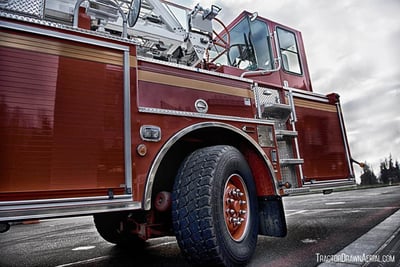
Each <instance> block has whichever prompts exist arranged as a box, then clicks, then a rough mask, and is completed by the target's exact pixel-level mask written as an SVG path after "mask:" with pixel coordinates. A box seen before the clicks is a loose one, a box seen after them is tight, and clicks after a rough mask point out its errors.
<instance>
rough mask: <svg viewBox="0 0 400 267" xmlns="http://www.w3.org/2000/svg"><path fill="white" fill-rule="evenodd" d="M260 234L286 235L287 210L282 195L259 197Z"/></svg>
mask: <svg viewBox="0 0 400 267" xmlns="http://www.w3.org/2000/svg"><path fill="white" fill-rule="evenodd" d="M258 209H259V213H258V214H259V220H260V223H259V234H260V235H266V236H275V237H284V236H286V234H287V227H286V219H285V212H284V210H283V204H282V198H281V197H280V196H263V197H259V198H258Z"/></svg>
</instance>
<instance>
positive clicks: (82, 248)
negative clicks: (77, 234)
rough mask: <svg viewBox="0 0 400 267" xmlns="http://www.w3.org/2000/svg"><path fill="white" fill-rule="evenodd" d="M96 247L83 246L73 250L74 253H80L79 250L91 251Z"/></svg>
mask: <svg viewBox="0 0 400 267" xmlns="http://www.w3.org/2000/svg"><path fill="white" fill-rule="evenodd" d="M95 247H96V246H83V247H76V248H73V249H72V250H73V251H78V250H89V249H94V248H95Z"/></svg>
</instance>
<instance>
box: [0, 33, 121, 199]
mask: <svg viewBox="0 0 400 267" xmlns="http://www.w3.org/2000/svg"><path fill="white" fill-rule="evenodd" d="M0 84H1V86H0V151H1V152H0V165H1V166H0V177H1V179H0V200H7V201H10V200H24V199H41V198H63V197H64V198H65V197H87V196H95V195H103V196H104V195H107V194H109V190H110V189H111V190H113V194H123V193H124V190H123V189H124V184H125V182H124V179H125V178H124V175H125V174H124V145H123V133H124V132H123V126H124V125H123V53H122V52H121V51H114V50H112V49H108V48H99V47H95V46H91V45H88V44H81V43H78V42H73V41H68V40H62V39H58V38H50V37H48V36H36V35H34V34H28V33H21V32H13V31H11V30H10V31H2V32H1V41H0Z"/></svg>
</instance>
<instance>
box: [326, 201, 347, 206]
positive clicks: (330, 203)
mask: <svg viewBox="0 0 400 267" xmlns="http://www.w3.org/2000/svg"><path fill="white" fill-rule="evenodd" d="M343 204H346V202H344V201H339V202H327V203H325V205H327V206H331V205H343Z"/></svg>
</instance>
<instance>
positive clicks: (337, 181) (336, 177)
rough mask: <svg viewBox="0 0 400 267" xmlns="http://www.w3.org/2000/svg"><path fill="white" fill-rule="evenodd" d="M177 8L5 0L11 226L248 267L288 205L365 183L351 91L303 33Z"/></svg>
mask: <svg viewBox="0 0 400 267" xmlns="http://www.w3.org/2000/svg"><path fill="white" fill-rule="evenodd" d="M220 11H221V10H220V8H219V7H217V6H212V7H211V8H203V7H201V6H200V5H196V6H195V7H194V8H193V9H188V8H185V7H182V6H180V5H177V4H175V3H172V2H167V1H163V0H142V1H140V0H134V1H130V0H125V1H124V0H30V1H23V0H1V1H0V228H1V229H0V230H1V231H2V232H5V231H7V230H8V229H9V228H10V225H11V223H12V222H18V221H23V220H32V219H36V220H40V219H45V218H61V217H67V216H82V215H93V217H94V223H95V225H96V228H97V230H98V232H99V233H100V235H101V236H102V237H103V238H104V239H105V240H107V241H109V242H112V243H115V244H119V245H133V246H140V245H143V244H144V241H145V240H147V239H149V238H153V237H160V236H171V235H172V236H176V239H177V242H178V245H179V247H180V248H181V251H182V254H183V255H184V256H185V258H186V259H187V260H188V261H189V262H190V263H192V264H196V265H199V264H200V265H225V266H237V265H243V264H246V263H247V262H248V261H249V260H250V258H251V256H252V254H253V252H254V250H255V247H256V242H257V236H258V235H266V236H278V237H283V236H285V235H286V232H287V228H286V222H285V215H284V209H283V204H282V197H283V196H285V195H288V194H293V193H297V192H307V191H312V190H317V189H318V190H324V191H326V192H328V191H329V190H332V189H333V188H335V187H339V186H352V185H354V182H355V180H354V171H353V167H352V159H351V155H350V151H349V145H348V142H347V137H346V131H345V126H344V122H343V115H342V111H341V106H340V102H339V96H338V95H337V94H334V93H332V94H329V95H322V94H318V93H315V92H313V90H312V86H311V81H310V75H309V70H308V66H307V60H306V55H305V51H304V46H303V41H302V36H301V33H300V32H299V31H297V30H294V29H292V28H289V27H287V26H284V25H281V24H278V23H276V22H273V21H270V20H268V19H265V18H262V17H260V16H257V14H256V13H249V12H246V11H244V12H242V13H241V14H240V15H239V16H238V17H237V18H236V19H235V20H234V21H232V22H231V23H230V24H229V25H225V24H223V23H222V21H221V20H219V19H218V18H217V16H218V13H219V12H220Z"/></svg>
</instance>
